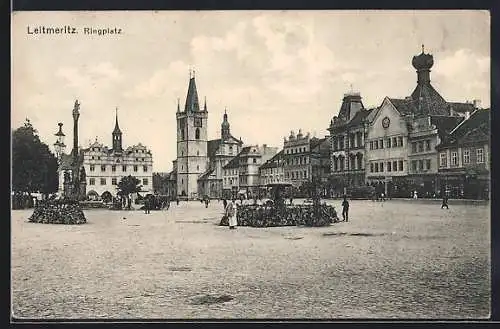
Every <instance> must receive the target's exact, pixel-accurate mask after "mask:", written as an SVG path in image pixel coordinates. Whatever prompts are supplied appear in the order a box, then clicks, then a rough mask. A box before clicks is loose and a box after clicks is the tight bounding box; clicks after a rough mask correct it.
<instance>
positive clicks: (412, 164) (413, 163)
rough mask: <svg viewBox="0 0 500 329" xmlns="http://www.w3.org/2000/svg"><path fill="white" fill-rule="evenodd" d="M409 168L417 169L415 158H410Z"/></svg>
mask: <svg viewBox="0 0 500 329" xmlns="http://www.w3.org/2000/svg"><path fill="white" fill-rule="evenodd" d="M411 170H412V171H417V160H412V161H411Z"/></svg>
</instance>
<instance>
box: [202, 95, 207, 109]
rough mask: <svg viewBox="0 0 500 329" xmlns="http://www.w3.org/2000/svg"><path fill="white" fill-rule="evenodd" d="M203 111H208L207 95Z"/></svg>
mask: <svg viewBox="0 0 500 329" xmlns="http://www.w3.org/2000/svg"><path fill="white" fill-rule="evenodd" d="M203 111H205V112H207V96H205V105H203Z"/></svg>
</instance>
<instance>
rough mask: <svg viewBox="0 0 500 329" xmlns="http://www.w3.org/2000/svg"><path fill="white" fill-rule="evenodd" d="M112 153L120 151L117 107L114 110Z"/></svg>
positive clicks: (120, 132) (120, 133) (120, 134)
mask: <svg viewBox="0 0 500 329" xmlns="http://www.w3.org/2000/svg"><path fill="white" fill-rule="evenodd" d="M112 135H113V151H115V152H121V151H122V131H121V130H120V126H119V125H118V107H117V108H115V129H114V130H113V133H112Z"/></svg>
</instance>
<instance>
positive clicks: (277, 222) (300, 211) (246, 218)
mask: <svg viewBox="0 0 500 329" xmlns="http://www.w3.org/2000/svg"><path fill="white" fill-rule="evenodd" d="M237 207H238V211H237V214H236V219H237V221H238V225H239V226H252V227H274V226H298V225H304V226H328V225H330V224H332V223H335V222H337V221H338V217H337V212H336V211H335V208H334V207H333V206H330V205H324V204H323V205H319V206H318V208H317V209H316V208H315V207H314V206H313V205H296V206H286V207H284V208H282V209H278V208H276V207H270V206H265V205H238V206H237ZM219 225H221V226H227V225H228V219H227V217H226V216H224V217H223V218H222V220H221V222H220V224H219Z"/></svg>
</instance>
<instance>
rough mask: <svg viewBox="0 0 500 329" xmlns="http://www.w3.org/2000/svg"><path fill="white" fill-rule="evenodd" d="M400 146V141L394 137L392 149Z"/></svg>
mask: <svg viewBox="0 0 500 329" xmlns="http://www.w3.org/2000/svg"><path fill="white" fill-rule="evenodd" d="M397 146H398V140H397V139H396V137H392V147H397Z"/></svg>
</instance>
